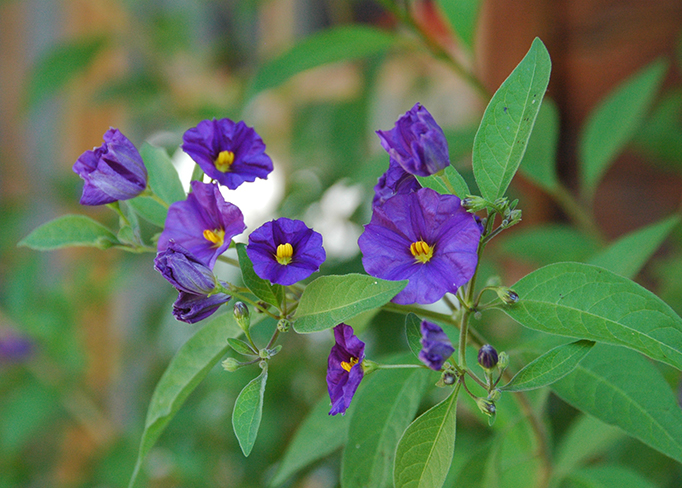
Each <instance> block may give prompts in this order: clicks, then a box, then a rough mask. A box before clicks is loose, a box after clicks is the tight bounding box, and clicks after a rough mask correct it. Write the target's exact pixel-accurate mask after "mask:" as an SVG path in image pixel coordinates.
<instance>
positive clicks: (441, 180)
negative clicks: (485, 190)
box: [417, 166, 471, 200]
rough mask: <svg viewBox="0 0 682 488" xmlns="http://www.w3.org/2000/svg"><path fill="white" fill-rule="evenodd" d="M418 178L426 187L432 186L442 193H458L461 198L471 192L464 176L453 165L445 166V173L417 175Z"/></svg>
mask: <svg viewBox="0 0 682 488" xmlns="http://www.w3.org/2000/svg"><path fill="white" fill-rule="evenodd" d="M417 179H418V180H419V184H421V186H422V187H424V188H431V189H432V190H435V191H437V192H438V193H440V194H441V195H457V196H458V197H459V199H460V200H463V199H464V198H466V197H467V195H469V194H470V193H471V192H470V191H469V185H467V182H466V181H465V180H464V177H463V176H462V175H461V174H459V172H458V171H457V170H456V169H455V168H453V167H452V166H448V167H447V168H445V169H444V170H443V174H435V175H431V176H417Z"/></svg>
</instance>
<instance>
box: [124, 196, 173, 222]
mask: <svg viewBox="0 0 682 488" xmlns="http://www.w3.org/2000/svg"><path fill="white" fill-rule="evenodd" d="M126 201H127V202H128V205H130V206H131V207H132V208H133V210H135V212H136V213H137V215H139V216H140V217H142V218H143V219H145V220H146V221H147V222H150V223H152V224H154V225H156V226H157V227H161V228H163V227H164V226H165V225H166V215H167V214H168V209H167V208H166V207H164V206H163V205H161V204H160V203H159V202H157V201H156V200H154V199H153V198H152V197H145V196H142V195H140V196H137V197H135V198H133V199H131V200H126Z"/></svg>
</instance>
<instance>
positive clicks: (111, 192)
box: [73, 128, 147, 205]
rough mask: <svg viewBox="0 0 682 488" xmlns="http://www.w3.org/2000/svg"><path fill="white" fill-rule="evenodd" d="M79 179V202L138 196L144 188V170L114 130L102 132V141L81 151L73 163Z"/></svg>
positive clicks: (137, 156)
mask: <svg viewBox="0 0 682 488" xmlns="http://www.w3.org/2000/svg"><path fill="white" fill-rule="evenodd" d="M73 171H74V173H77V174H78V176H80V177H81V178H83V180H84V181H85V185H84V186H83V194H82V195H81V200H80V203H81V205H103V204H105V203H112V202H115V201H117V200H128V199H130V198H134V197H136V196H138V195H139V194H140V193H142V191H144V189H145V188H146V187H147V169H146V168H145V167H144V163H143V162H142V156H140V153H139V152H138V151H137V149H136V148H135V146H134V145H133V143H132V142H130V141H129V140H128V138H127V137H126V136H124V135H123V134H121V132H120V131H119V130H118V129H114V128H111V129H109V130H108V131H107V132H106V133H105V134H104V144H102V145H101V146H100V147H96V148H94V149H93V150H92V151H85V152H84V153H83V154H81V155H80V157H79V158H78V160H77V161H76V162H75V163H74V165H73Z"/></svg>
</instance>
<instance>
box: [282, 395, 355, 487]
mask: <svg viewBox="0 0 682 488" xmlns="http://www.w3.org/2000/svg"><path fill="white" fill-rule="evenodd" d="M354 406H355V404H354V403H351V406H350V408H349V409H348V411H346V415H334V416H330V415H329V397H328V396H326V395H325V396H324V398H322V399H321V400H320V401H319V402H317V404H316V405H315V407H314V408H313V410H312V411H311V412H310V413H309V414H308V416H307V417H306V419H305V420H304V421H303V422H302V423H301V425H300V426H299V428H298V430H297V431H296V434H294V438H293V439H292V440H291V442H290V443H289V446H288V447H287V450H286V452H285V453H284V456H283V457H282V462H281V463H280V464H279V467H278V468H277V472H276V473H275V476H274V477H273V478H272V481H270V484H269V486H272V487H275V486H279V485H281V484H282V483H284V482H285V481H286V480H287V479H289V478H290V477H291V476H293V475H294V474H295V473H297V472H298V471H299V470H301V469H303V468H305V467H306V466H309V465H311V464H312V463H314V462H315V461H318V460H320V459H322V458H324V457H326V456H328V455H329V454H331V453H332V452H334V451H336V450H337V449H339V448H340V447H341V446H343V445H344V444H345V443H346V439H347V437H348V424H349V422H350V419H351V418H352V411H353V409H354Z"/></svg>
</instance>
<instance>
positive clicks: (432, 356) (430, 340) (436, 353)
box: [419, 320, 455, 371]
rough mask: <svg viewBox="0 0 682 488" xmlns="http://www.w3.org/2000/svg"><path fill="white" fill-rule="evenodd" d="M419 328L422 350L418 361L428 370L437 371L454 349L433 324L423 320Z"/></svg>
mask: <svg viewBox="0 0 682 488" xmlns="http://www.w3.org/2000/svg"><path fill="white" fill-rule="evenodd" d="M420 328H421V333H422V338H421V341H420V342H421V345H422V350H421V351H419V360H420V361H421V362H422V363H424V364H425V365H426V366H428V367H429V368H431V369H433V370H435V371H439V370H440V369H441V368H442V367H443V363H445V361H446V360H447V359H448V358H449V357H450V356H452V353H453V352H455V348H454V347H452V343H451V342H450V339H448V336H447V335H446V334H445V332H443V329H441V328H440V327H439V326H438V325H436V324H434V323H433V322H428V321H426V320H423V321H422V323H421V327H420Z"/></svg>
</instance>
